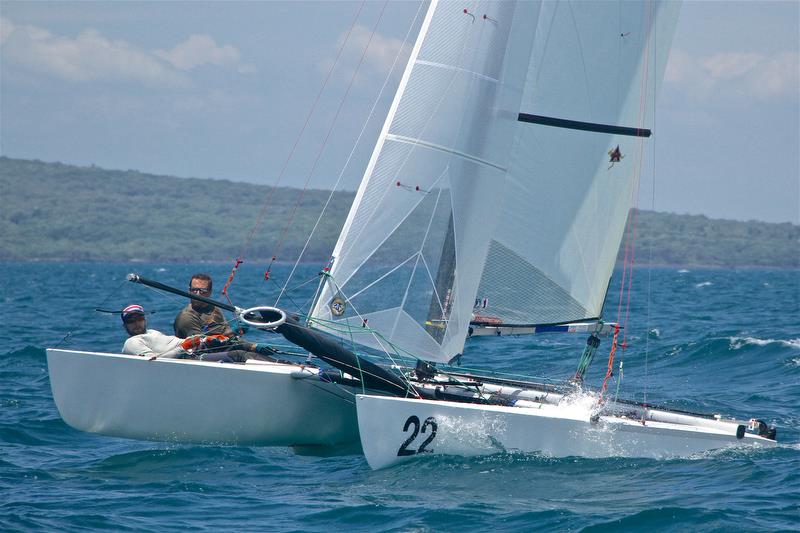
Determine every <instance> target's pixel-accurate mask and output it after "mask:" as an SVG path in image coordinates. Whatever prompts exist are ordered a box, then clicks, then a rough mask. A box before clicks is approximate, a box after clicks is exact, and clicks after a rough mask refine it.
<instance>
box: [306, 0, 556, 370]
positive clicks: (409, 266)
mask: <svg viewBox="0 0 800 533" xmlns="http://www.w3.org/2000/svg"><path fill="white" fill-rule="evenodd" d="M540 8H541V4H540V3H539V2H527V1H521V2H509V1H500V2H474V1H470V2H464V3H458V4H457V3H453V2H438V1H432V2H431V4H430V7H429V9H428V12H427V15H426V18H425V20H424V22H423V23H422V26H421V29H420V35H419V37H418V39H417V42H416V44H415V46H414V49H413V51H412V53H411V57H410V60H409V63H408V66H407V67H406V71H405V73H404V75H403V78H402V80H401V82H400V87H399V89H398V92H397V94H396V96H395V99H394V101H393V103H392V106H391V108H390V111H389V114H388V117H387V120H386V122H385V124H384V127H383V130H382V131H381V134H380V137H379V139H378V142H377V145H376V147H375V150H374V152H373V155H372V158H371V159H370V162H369V165H368V167H367V169H366V172H365V174H364V178H363V180H362V182H361V186H360V188H359V190H358V193H357V195H356V199H355V201H354V203H353V206H352V208H351V210H350V213H349V215H348V218H347V220H346V222H345V225H344V228H343V229H342V233H341V235H340V237H339V241H338V242H337V244H336V247H335V249H334V252H333V257H332V261H331V268H330V272H329V276H328V277H327V280H326V282H325V283H324V285H323V286H322V288H321V290H320V294H319V296H318V298H317V300H316V302H315V305H314V308H313V310H312V313H311V323H312V325H314V327H317V328H321V329H323V330H325V331H328V332H331V333H333V334H336V335H339V336H342V337H345V338H347V339H350V338H352V339H353V340H354V341H356V342H359V343H361V344H364V345H366V346H371V347H375V348H380V349H388V346H387V345H388V344H389V343H391V344H394V345H395V346H396V347H398V349H401V350H404V351H406V352H409V353H413V354H414V355H415V356H417V357H420V358H423V359H427V360H430V361H447V360H449V359H451V358H452V357H453V356H455V355H456V354H458V353H459V352H460V351H461V350H462V349H463V344H464V339H465V338H466V335H467V329H468V326H469V321H470V317H471V310H472V302H473V300H474V297H475V293H476V291H477V289H478V283H479V280H480V276H481V272H482V270H483V265H484V263H485V260H486V257H487V253H488V251H489V240H490V237H491V235H492V232H493V230H494V226H495V221H496V218H497V209H496V206H497V205H499V203H500V201H501V193H502V191H503V182H504V180H505V179H506V173H507V171H508V168H509V163H510V162H511V155H512V148H513V147H514V144H515V143H514V138H515V135H516V134H517V132H518V121H517V118H518V114H519V110H520V102H521V101H522V94H523V89H524V85H525V80H526V77H528V76H529V74H528V68H529V65H530V64H531V52H532V45H533V42H534V41H533V39H534V35H535V33H536V28H537V21H538V16H539V10H540ZM362 326H368V328H369V329H370V330H374V331H376V332H379V334H380V335H357V333H358V331H359V329H358V328H361V327H362ZM365 329H366V328H365ZM354 332H355V333H356V334H354Z"/></svg>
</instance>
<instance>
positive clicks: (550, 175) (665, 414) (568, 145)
mask: <svg viewBox="0 0 800 533" xmlns="http://www.w3.org/2000/svg"><path fill="white" fill-rule="evenodd" d="M678 7H679V6H678V3H677V2H672V1H663V2H662V1H649V2H615V3H612V2H571V1H562V2H535V1H519V2H514V1H497V2H487V1H474V0H470V1H467V2H464V3H460V4H457V3H454V2H439V1H436V0H433V1H431V2H430V3H429V4H428V6H427V12H426V15H425V18H424V20H423V22H422V24H421V27H420V32H419V36H418V38H417V40H416V43H415V45H414V47H413V50H412V52H411V55H410V58H409V61H408V64H407V66H406V69H405V71H404V74H403V77H402V79H401V81H400V85H399V88H398V90H397V93H396V95H395V98H394V100H393V103H392V105H391V107H390V109H389V112H388V115H387V118H386V121H385V123H384V126H383V129H382V131H381V133H380V136H379V138H378V142H377V144H376V147H375V149H374V151H373V154H372V157H371V159H370V161H369V164H368V165H367V168H366V170H365V172H364V177H363V179H362V182H361V185H360V187H359V189H358V192H357V194H356V197H355V200H354V202H353V205H352V207H351V210H350V212H349V214H348V217H347V219H346V221H345V224H344V227H343V228H342V231H341V234H340V237H339V240H338V242H337V244H336V246H335V248H334V251H333V254H332V258H331V261H330V263H329V265H328V266H327V267H326V268H325V269H324V270H323V271H322V273H321V279H322V282H321V284H320V286H319V289H318V291H317V295H316V298H315V300H314V303H313V304H312V308H311V311H310V313H309V314H308V315H307V316H305V317H302V319H303V320H304V323H303V322H302V321H297V320H295V319H294V318H292V317H287V315H286V313H285V312H284V311H282V310H280V309H278V308H275V307H258V308H250V309H240V308H237V307H234V306H232V305H231V306H227V305H226V304H223V303H220V302H215V301H212V300H209V303H212V304H213V305H217V306H218V307H221V308H223V309H227V310H229V311H231V312H233V313H234V314H235V315H236V316H238V317H239V318H240V319H241V320H243V321H244V322H246V323H248V324H250V325H251V326H252V327H258V328H261V329H264V330H268V331H275V332H277V333H280V334H282V335H283V336H284V337H286V339H288V340H289V341H290V342H292V343H294V344H297V345H299V346H301V347H302V348H304V349H305V350H307V351H308V352H309V353H311V354H314V355H315V356H317V357H319V359H321V360H322V361H325V362H326V363H327V364H329V365H331V366H333V367H334V368H336V369H338V370H339V373H338V374H335V373H330V372H325V371H323V370H322V369H321V368H319V367H317V366H315V365H313V364H306V363H305V362H298V363H289V362H275V363H270V362H254V361H251V362H248V363H247V364H244V365H229V364H217V363H203V362H197V361H185V360H156V361H146V360H144V359H143V358H140V357H136V356H125V355H118V354H107V353H95V352H80V351H74V350H55V349H50V350H48V351H47V356H48V367H49V372H50V381H51V385H52V389H53V396H54V398H55V401H56V405H57V406H58V409H59V412H60V413H61V416H62V417H63V418H64V420H65V421H66V422H67V423H68V424H70V425H71V426H73V427H76V428H78V429H81V430H84V431H91V432H96V433H103V434H107V435H115V436H122V437H129V438H138V439H148V440H173V441H179V442H204V443H206V442H212V443H236V444H253V445H319V444H341V443H352V442H354V441H355V442H358V441H360V443H361V446H362V448H363V451H364V453H365V455H366V458H367V461H368V463H369V465H370V466H371V467H372V468H382V467H385V466H389V465H392V464H395V463H397V462H401V461H405V460H409V459H412V458H414V457H419V456H424V455H428V454H454V455H465V456H470V455H479V454H490V453H499V452H514V451H521V452H532V453H543V454H547V455H553V456H565V455H580V456H586V457H605V456H612V455H622V456H640V457H673V456H685V455H690V454H693V453H697V452H702V451H705V450H710V449H715V448H720V447H724V446H729V445H741V444H750V445H764V446H769V445H774V444H775V429H774V428H772V427H770V426H769V425H768V424H766V423H764V422H763V421H761V420H758V419H756V418H750V419H747V420H735V419H730V418H725V417H723V416H721V415H716V414H711V415H706V414H698V413H691V412H686V411H678V410H674V409H667V408H660V407H655V406H652V405H648V404H645V403H637V402H633V401H626V400H620V399H616V398H615V399H611V398H608V397H607V396H605V395H604V391H605V382H604V385H603V387H602V388H599V389H597V390H593V389H589V388H588V387H585V386H584V384H583V375H584V372H585V370H586V367H587V366H588V364H589V363H590V362H591V359H592V358H593V356H594V353H595V352H596V349H597V346H598V345H599V338H600V336H601V335H603V334H611V335H613V340H612V348H611V353H612V354H613V353H614V350H615V349H616V347H617V335H618V333H619V331H620V328H619V326H617V325H616V324H612V323H609V322H606V321H604V320H603V314H604V313H603V304H604V301H605V299H606V292H607V289H608V286H609V283H610V279H611V275H612V271H613V267H614V262H615V258H616V256H617V251H618V249H619V247H620V243H621V241H622V237H623V233H624V227H625V222H626V218H627V216H628V211H629V208H630V206H631V203H632V199H633V198H634V196H635V193H636V184H637V182H638V178H639V173H640V169H641V165H642V161H643V159H644V154H645V150H644V147H645V144H644V142H645V140H646V139H647V138H649V137H650V136H651V133H652V132H651V130H650V129H649V126H648V125H649V124H651V123H652V122H653V116H652V115H653V110H652V107H651V105H652V102H653V99H654V94H655V91H656V87H657V85H658V83H657V82H658V81H659V80H660V79H661V77H662V75H663V70H664V66H665V64H666V57H667V53H668V49H669V46H668V45H669V42H670V40H671V36H672V32H673V29H674V26H675V23H676V20H677V14H678ZM131 280H132V281H137V282H140V283H146V284H150V285H151V286H156V287H157V288H161V289H164V290H172V289H170V288H168V287H165V286H161V287H158V286H159V285H160V284H158V283H157V282H154V281H152V280H145V279H143V278H140V277H139V276H135V275H132V276H131ZM173 292H174V290H173ZM485 295H490V296H489V298H491V301H492V305H491V311H492V315H491V316H492V318H494V319H496V320H498V321H499V322H497V323H495V326H497V324H516V325H520V326H524V327H526V328H531V329H534V330H538V331H539V332H546V331H579V332H583V333H588V334H589V340H588V342H587V345H586V348H585V349H584V352H583V354H582V357H581V362H580V363H579V366H578V370H577V371H576V373H575V374H574V375H572V376H569V379H567V380H565V381H563V382H561V383H557V384H547V383H540V382H537V381H535V380H525V379H520V378H519V377H502V376H498V375H496V374H489V373H476V372H467V371H463V370H459V369H457V368H455V367H450V366H446V363H449V362H452V361H453V360H457V359H458V358H459V357H460V356H461V353H462V350H463V347H464V343H465V339H466V338H467V337H468V336H469V334H470V329H469V328H470V327H471V326H470V322H471V321H474V318H475V317H474V311H475V305H476V302H481V300H482V299H483V298H486V296H485ZM184 296H186V297H188V298H196V299H201V297H199V296H197V295H190V294H184ZM473 333H474V331H473ZM498 342H502V341H498ZM609 377H610V374H607V379H608V378H609ZM210 398H224V399H225V401H224V402H221V403H217V402H214V401H209V399H210Z"/></svg>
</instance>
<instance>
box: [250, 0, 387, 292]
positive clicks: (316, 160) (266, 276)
mask: <svg viewBox="0 0 800 533" xmlns="http://www.w3.org/2000/svg"><path fill="white" fill-rule="evenodd" d="M387 5H388V0H387V1H386V2H384V3H383V8H381V12H380V14H379V15H378V19H377V21H376V22H375V25H374V26H373V28H372V33H371V34H370V36H369V39H368V40H367V44H366V45H365V46H364V50H363V51H362V52H361V57H360V58H359V60H358V64H357V65H356V68H355V69H354V70H353V75H352V76H351V77H350V83H349V84H348V85H347V90H346V91H345V93H344V95H343V96H342V99H341V101H340V102H339V107H338V108H337V109H336V114H335V115H334V117H333V120H332V121H331V124H330V127H329V128H328V131H327V133H326V134H325V139H324V140H323V141H322V145H321V146H320V148H319V150H318V151H317V155H316V157H315V158H314V163H313V164H312V165H311V170H309V172H308V176H306V181H305V183H304V184H303V190H302V191H301V192H300V195H299V196H298V198H297V201H296V202H295V204H294V206H293V207H292V214H291V215H290V216H289V220H288V221H287V223H286V225H285V226H284V227H283V231H282V232H281V237H280V239H279V240H278V244H277V246H276V249H275V253H274V254H273V255H272V260H271V261H270V263H269V266H268V267H267V270H266V272H264V279H269V274H270V271H271V270H272V265H273V263H275V260H276V259H277V258H278V254H279V253H280V251H281V249H282V248H283V243H284V241H285V240H286V235H287V233H288V231H289V228H290V227H291V225H292V222H293V221H294V217H295V215H296V214H297V208H298V207H299V206H300V202H302V201H303V197H304V196H305V194H306V191H307V190H308V184H309V182H310V181H311V178H312V176H313V175H314V172H315V171H316V169H317V165H318V164H319V160H320V158H321V157H322V154H323V152H324V151H325V148H326V147H327V145H328V141H329V140H330V137H331V133H333V128H334V127H335V126H336V122H337V120H338V119H339V115H340V114H341V112H342V109H343V108H344V103H345V102H346V101H347V96H348V95H349V94H350V90H351V89H352V88H353V84H354V83H355V80H356V77H357V76H358V73H359V71H360V70H361V65H362V64H363V63H364V58H365V57H366V55H367V50H369V47H370V44H372V39H373V38H374V37H375V33H376V32H377V30H378V25H379V24H380V22H381V20H382V19H383V14H384V12H385V11H386V6H387Z"/></svg>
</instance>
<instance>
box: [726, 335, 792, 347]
mask: <svg viewBox="0 0 800 533" xmlns="http://www.w3.org/2000/svg"><path fill="white" fill-rule="evenodd" d="M729 340H730V349H731V350H739V349H740V348H743V347H745V346H748V345H751V346H768V345H770V344H779V345H781V346H786V347H788V348H795V349H798V350H800V338H797V339H789V340H783V339H759V338H756V337H731V338H730V339H729Z"/></svg>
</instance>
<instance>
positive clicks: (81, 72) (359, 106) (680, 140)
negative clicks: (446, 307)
mask: <svg viewBox="0 0 800 533" xmlns="http://www.w3.org/2000/svg"><path fill="white" fill-rule="evenodd" d="M422 16H423V13H422V10H421V9H420V3H419V2H417V1H411V0H409V1H402V2H401V1H390V2H388V3H384V2H379V1H369V2H366V3H361V2H351V1H327V2H305V1H297V2H277V1H276V2H258V1H250V2H177V1H176V2H159V1H148V2H135V1H125V2H112V1H104V2H84V1H82V2H70V1H59V2H30V1H24V2H19V1H6V0H0V154H1V155H4V156H8V157H16V158H26V159H40V160H43V161H60V162H62V163H69V164H76V165H92V164H94V165H97V166H100V167H104V168H109V169H120V170H127V169H134V170H140V171H142V172H148V173H152V174H163V175H172V176H181V177H201V178H219V179H228V180H232V181H246V182H254V183H260V184H264V185H275V184H276V183H277V184H280V185H288V186H296V187H304V186H306V185H308V186H309V187H314V188H331V187H333V186H334V184H336V183H337V181H338V187H339V188H343V189H349V190H354V189H355V188H356V187H357V186H358V183H359V181H360V179H361V176H362V174H363V171H364V167H365V166H366V162H367V160H368V159H369V156H370V153H371V152H372V149H373V147H374V144H375V140H376V138H377V136H378V133H379V131H380V128H381V126H382V124H383V119H384V116H385V113H386V110H387V109H388V106H389V104H390V103H391V99H392V97H393V94H394V90H395V88H396V85H397V83H398V81H399V78H400V74H401V73H402V70H403V68H404V63H405V58H406V57H407V53H408V50H409V49H410V46H411V44H412V43H413V40H414V38H415V32H416V28H417V27H418V21H419V19H418V18H417V19H416V21H417V22H416V23H415V17H422ZM365 50H366V51H365ZM799 58H800V0H790V1H786V2H771V1H759V2H751V1H735V2H728V1H694V0H689V1H685V2H684V3H683V6H682V8H681V18H680V20H679V22H678V27H677V30H676V33H675V38H674V40H673V46H672V50H671V54H670V60H669V63H668V65H667V70H666V75H665V79H664V83H663V86H662V88H661V92H660V94H659V97H658V103H657V107H656V125H655V127H654V128H653V130H654V137H653V140H654V142H655V152H654V153H655V162H656V164H655V166H654V168H655V171H654V173H652V174H650V173H648V175H646V176H643V177H642V185H641V189H640V199H639V201H638V205H639V206H640V207H642V208H645V209H655V210H657V211H669V212H674V213H688V214H704V215H706V216H709V217H712V218H725V219H736V220H751V219H754V220H762V221H767V222H792V223H795V224H800V81H798V70H800V59H799ZM334 65H335V68H334V69H333V70H331V67H332V66H334ZM321 89H322V90H321ZM354 147H355V148H354ZM232 186H235V185H232Z"/></svg>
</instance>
